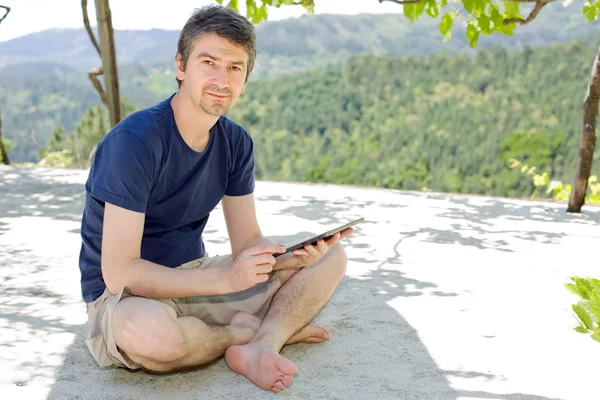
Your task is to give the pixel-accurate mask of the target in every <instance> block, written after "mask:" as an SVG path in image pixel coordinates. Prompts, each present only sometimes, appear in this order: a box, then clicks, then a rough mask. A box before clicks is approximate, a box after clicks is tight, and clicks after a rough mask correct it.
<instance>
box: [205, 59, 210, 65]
mask: <svg viewBox="0 0 600 400" xmlns="http://www.w3.org/2000/svg"><path fill="white" fill-rule="evenodd" d="M203 62H204V64H206V65H211V64H212V60H204V61H203Z"/></svg>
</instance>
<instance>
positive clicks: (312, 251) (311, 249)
mask: <svg viewBox="0 0 600 400" xmlns="http://www.w3.org/2000/svg"><path fill="white" fill-rule="evenodd" d="M304 250H306V251H307V252H308V254H310V255H311V256H317V255H318V253H319V252H318V251H317V249H315V246H313V245H310V244H307V245H306V246H304Z"/></svg>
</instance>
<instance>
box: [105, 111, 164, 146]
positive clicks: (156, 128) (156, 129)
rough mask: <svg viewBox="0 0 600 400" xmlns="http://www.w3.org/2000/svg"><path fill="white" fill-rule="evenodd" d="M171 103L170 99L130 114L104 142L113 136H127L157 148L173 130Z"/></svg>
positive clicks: (111, 131) (112, 130)
mask: <svg viewBox="0 0 600 400" xmlns="http://www.w3.org/2000/svg"><path fill="white" fill-rule="evenodd" d="M169 101H170V99H167V100H163V101H161V102H160V103H157V104H155V105H153V106H150V107H147V108H144V109H141V110H138V111H134V112H133V113H131V114H129V115H128V116H126V117H125V118H123V119H122V120H121V121H120V122H119V123H118V124H117V125H115V126H114V127H113V128H112V129H111V130H110V132H108V134H107V135H106V136H105V138H104V141H106V140H110V138H111V137H113V136H121V137H123V136H124V135H127V136H126V137H129V138H135V139H137V140H146V141H148V142H151V143H153V144H154V145H155V146H156V145H158V144H160V143H161V142H162V140H161V138H162V136H163V135H164V134H165V132H166V131H167V130H168V129H171V128H172V121H173V111H172V109H171V106H170V104H169Z"/></svg>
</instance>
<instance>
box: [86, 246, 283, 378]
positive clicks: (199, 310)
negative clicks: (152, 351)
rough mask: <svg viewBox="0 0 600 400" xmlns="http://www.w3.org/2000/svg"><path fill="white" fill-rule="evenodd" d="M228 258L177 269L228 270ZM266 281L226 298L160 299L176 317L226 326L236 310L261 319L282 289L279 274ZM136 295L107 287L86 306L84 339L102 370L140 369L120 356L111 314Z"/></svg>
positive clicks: (229, 259) (220, 296) (208, 259)
mask: <svg viewBox="0 0 600 400" xmlns="http://www.w3.org/2000/svg"><path fill="white" fill-rule="evenodd" d="M232 262H233V260H232V259H231V255H227V256H217V257H203V258H199V259H197V260H194V261H190V262H188V263H185V264H182V265H180V266H179V267H177V268H180V269H192V268H206V269H210V268H227V267H229V266H230V265H231V264H232ZM270 275H271V276H270V278H269V280H268V281H266V282H263V283H259V284H257V285H255V286H253V287H251V288H249V289H246V290H244V291H241V292H237V293H231V294H226V295H214V296H195V297H182V298H174V299H159V300H156V301H160V302H162V303H165V304H167V305H169V306H170V307H172V308H173V309H174V310H175V312H176V313H177V315H178V316H184V315H185V316H194V317H196V318H199V319H200V320H202V321H203V322H204V323H206V324H208V325H219V326H225V325H229V323H230V321H231V318H233V316H234V315H235V314H236V313H238V312H239V311H245V312H249V313H251V314H254V315H256V316H257V317H259V318H261V319H262V318H264V316H265V315H266V313H267V311H268V310H269V306H270V304H271V300H272V299H273V296H274V295H275V293H276V292H277V290H279V288H280V287H281V282H280V280H279V277H278V273H277V272H274V273H271V274H270ZM129 296H135V294H134V293H132V291H131V289H129V288H128V287H125V288H123V290H121V292H120V293H118V294H112V293H110V292H109V291H108V288H107V289H106V290H105V291H104V293H103V294H102V295H101V296H100V297H98V298H97V299H96V300H95V301H93V302H91V303H87V313H88V325H87V327H86V330H85V333H84V340H85V343H86V345H87V346H88V348H89V350H90V352H91V353H92V356H93V357H94V359H96V361H97V362H98V364H100V366H102V367H108V366H111V365H115V366H117V367H123V368H129V369H139V368H142V366H141V365H140V364H138V363H136V362H134V361H132V360H131V359H129V357H127V356H126V355H125V354H123V353H121V352H120V351H119V350H118V349H117V345H116V343H115V340H114V338H113V332H112V313H113V311H114V309H115V306H116V305H117V303H118V302H119V301H120V300H121V299H124V298H126V297H129Z"/></svg>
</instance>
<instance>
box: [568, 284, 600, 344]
mask: <svg viewBox="0 0 600 400" xmlns="http://www.w3.org/2000/svg"><path fill="white" fill-rule="evenodd" d="M565 287H566V288H567V290H569V291H570V292H572V293H574V294H576V295H577V296H579V297H580V299H581V300H579V302H578V303H577V304H573V305H572V309H573V311H574V312H575V315H576V319H577V321H578V323H579V325H578V326H577V327H576V328H575V331H577V332H579V333H585V334H589V335H590V336H591V338H592V339H594V340H595V341H597V342H600V325H599V322H600V280H598V279H594V278H580V277H576V276H575V277H572V278H571V283H567V284H565Z"/></svg>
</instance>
